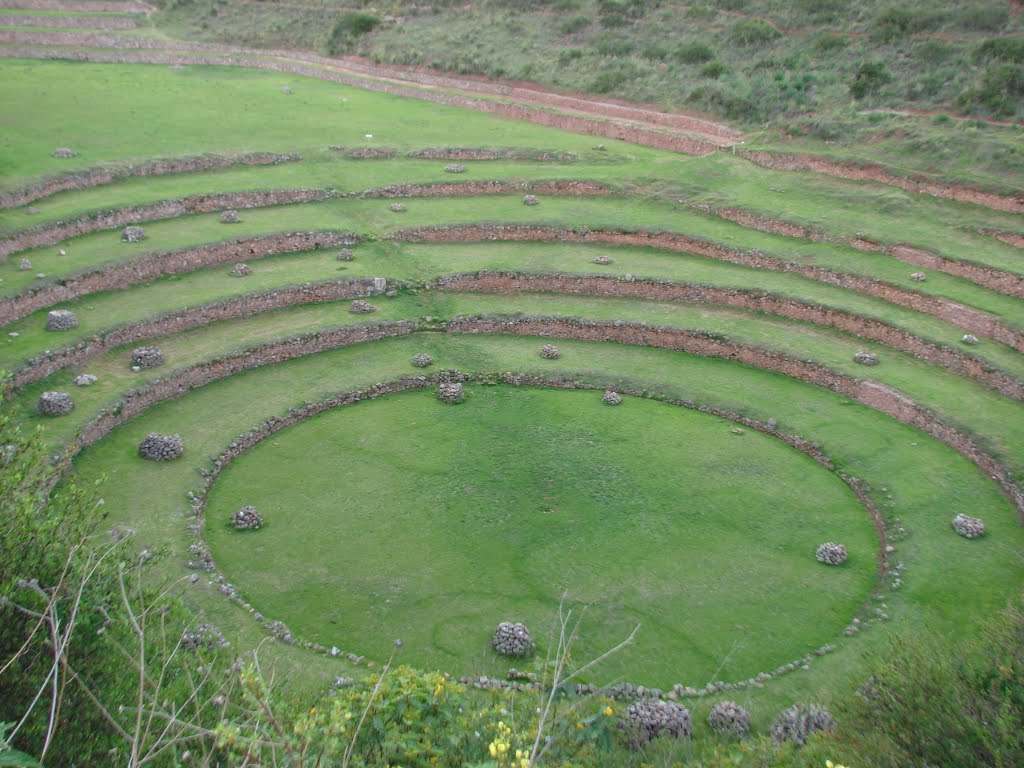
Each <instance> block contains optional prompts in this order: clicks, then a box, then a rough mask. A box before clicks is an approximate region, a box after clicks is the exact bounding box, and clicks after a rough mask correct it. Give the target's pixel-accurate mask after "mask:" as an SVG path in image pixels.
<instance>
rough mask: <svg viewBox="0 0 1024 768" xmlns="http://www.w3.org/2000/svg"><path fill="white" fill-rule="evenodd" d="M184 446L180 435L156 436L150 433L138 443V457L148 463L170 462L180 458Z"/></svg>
mask: <svg viewBox="0 0 1024 768" xmlns="http://www.w3.org/2000/svg"><path fill="white" fill-rule="evenodd" d="M184 450H185V444H184V442H183V441H182V439H181V435H158V434H157V433H156V432H150V433H149V434H148V435H146V436H145V437H144V438H142V442H141V443H139V456H141V457H142V458H144V459H149V460H150V461H171V460H172V459H177V458H178V457H179V456H181V454H182V452H183V451H184Z"/></svg>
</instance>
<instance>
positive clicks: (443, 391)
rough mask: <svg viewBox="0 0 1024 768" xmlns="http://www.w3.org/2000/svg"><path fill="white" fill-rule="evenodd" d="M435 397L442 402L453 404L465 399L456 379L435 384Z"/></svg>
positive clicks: (464, 394) (460, 385)
mask: <svg viewBox="0 0 1024 768" xmlns="http://www.w3.org/2000/svg"><path fill="white" fill-rule="evenodd" d="M437 399H438V400H440V401H441V402H442V403H448V404H450V405H454V404H456V403H461V402H462V401H463V400H465V399H466V393H465V392H464V391H463V390H462V384H460V383H459V382H457V381H442V382H441V383H440V384H438V385H437Z"/></svg>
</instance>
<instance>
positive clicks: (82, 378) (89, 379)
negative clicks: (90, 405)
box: [75, 373, 96, 387]
mask: <svg viewBox="0 0 1024 768" xmlns="http://www.w3.org/2000/svg"><path fill="white" fill-rule="evenodd" d="M95 383H96V377H95V376H93V375H92V374H91V373H82V374H79V375H78V376H75V386H76V387H91V386H92V385H93V384H95Z"/></svg>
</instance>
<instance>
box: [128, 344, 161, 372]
mask: <svg viewBox="0 0 1024 768" xmlns="http://www.w3.org/2000/svg"><path fill="white" fill-rule="evenodd" d="M163 364H164V353H163V352H162V351H161V350H159V349H158V348H156V347H136V348H135V349H133V350H132V367H133V368H134V367H135V366H138V367H139V368H140V369H141V368H156V367H157V366H158V365H163Z"/></svg>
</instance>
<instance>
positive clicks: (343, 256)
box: [338, 248, 356, 261]
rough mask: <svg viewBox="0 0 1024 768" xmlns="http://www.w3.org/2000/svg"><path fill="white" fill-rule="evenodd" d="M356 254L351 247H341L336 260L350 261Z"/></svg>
mask: <svg viewBox="0 0 1024 768" xmlns="http://www.w3.org/2000/svg"><path fill="white" fill-rule="evenodd" d="M355 257H356V255H355V254H354V253H352V249H351V248H342V249H341V250H340V251H338V261H352V260H353V259H354V258H355Z"/></svg>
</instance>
